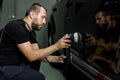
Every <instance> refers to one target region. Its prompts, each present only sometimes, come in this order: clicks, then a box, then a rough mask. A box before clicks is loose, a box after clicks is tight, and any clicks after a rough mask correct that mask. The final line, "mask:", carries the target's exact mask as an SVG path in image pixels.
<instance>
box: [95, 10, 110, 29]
mask: <svg viewBox="0 0 120 80" xmlns="http://www.w3.org/2000/svg"><path fill="white" fill-rule="evenodd" d="M95 21H96V24H97V25H98V26H99V27H101V28H102V27H104V26H105V25H106V26H107V25H108V23H107V20H106V17H105V16H103V13H102V12H98V13H97V14H96V15H95Z"/></svg>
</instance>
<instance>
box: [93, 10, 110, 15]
mask: <svg viewBox="0 0 120 80" xmlns="http://www.w3.org/2000/svg"><path fill="white" fill-rule="evenodd" d="M99 12H102V13H103V16H107V15H111V11H109V10H96V11H95V12H94V15H96V14H97V13H99Z"/></svg>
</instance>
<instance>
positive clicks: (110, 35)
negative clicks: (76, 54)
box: [86, 10, 120, 71]
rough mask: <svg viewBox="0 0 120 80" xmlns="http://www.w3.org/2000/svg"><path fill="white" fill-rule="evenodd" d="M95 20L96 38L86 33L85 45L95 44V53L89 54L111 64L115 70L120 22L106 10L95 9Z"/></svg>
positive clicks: (95, 58) (94, 58)
mask: <svg viewBox="0 0 120 80" xmlns="http://www.w3.org/2000/svg"><path fill="white" fill-rule="evenodd" d="M95 21H96V25H97V37H98V38H97V39H95V37H93V36H92V35H90V34H88V35H87V36H88V39H86V41H88V43H86V45H87V46H91V45H96V50H95V54H93V55H92V56H91V58H92V59H93V60H95V61H96V60H98V59H100V60H103V61H105V62H107V63H108V64H112V66H111V67H112V68H113V69H114V71H116V70H115V68H114V67H115V63H112V62H115V53H116V49H117V47H118V45H117V42H118V38H119V35H120V24H119V23H118V22H117V21H115V19H113V18H112V17H111V15H110V12H108V11H102V10H101V11H97V12H96V13H95Z"/></svg>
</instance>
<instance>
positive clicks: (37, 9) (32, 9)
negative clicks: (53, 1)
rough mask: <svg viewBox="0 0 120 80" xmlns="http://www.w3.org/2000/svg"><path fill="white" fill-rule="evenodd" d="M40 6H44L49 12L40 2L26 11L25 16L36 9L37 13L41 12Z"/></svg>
mask: <svg viewBox="0 0 120 80" xmlns="http://www.w3.org/2000/svg"><path fill="white" fill-rule="evenodd" d="M39 7H43V8H44V9H45V10H46V12H47V9H46V8H45V7H44V6H43V5H41V4H39V3H33V4H32V6H31V7H30V8H29V9H28V10H27V12H26V13H25V16H28V15H29V13H30V12H31V11H35V12H36V13H39V12H40V10H39Z"/></svg>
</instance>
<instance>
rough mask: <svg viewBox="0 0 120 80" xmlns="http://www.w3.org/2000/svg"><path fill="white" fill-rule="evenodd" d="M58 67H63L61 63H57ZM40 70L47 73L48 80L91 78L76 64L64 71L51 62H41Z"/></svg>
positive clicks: (82, 79)
mask: <svg viewBox="0 0 120 80" xmlns="http://www.w3.org/2000/svg"><path fill="white" fill-rule="evenodd" d="M57 67H61V65H60V66H59V65H57ZM62 67H63V66H62ZM40 71H41V72H42V73H43V74H44V75H45V77H46V80H75V79H77V80H90V79H89V78H88V77H87V76H85V75H84V74H83V73H81V72H80V71H79V70H78V69H77V68H75V67H74V66H70V68H69V69H68V70H67V71H64V70H63V69H61V68H60V69H59V68H56V66H55V67H54V66H51V65H50V64H49V63H41V69H40Z"/></svg>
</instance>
